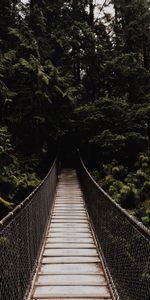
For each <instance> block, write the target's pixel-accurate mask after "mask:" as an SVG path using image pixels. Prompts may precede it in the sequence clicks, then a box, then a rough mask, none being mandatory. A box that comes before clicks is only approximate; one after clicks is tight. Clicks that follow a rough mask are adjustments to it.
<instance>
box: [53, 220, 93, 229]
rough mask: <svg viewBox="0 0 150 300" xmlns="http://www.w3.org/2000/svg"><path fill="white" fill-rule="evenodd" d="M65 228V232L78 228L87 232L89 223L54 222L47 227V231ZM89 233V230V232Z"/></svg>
mask: <svg viewBox="0 0 150 300" xmlns="http://www.w3.org/2000/svg"><path fill="white" fill-rule="evenodd" d="M58 227H60V228H66V229H65V230H69V228H72V229H78V228H81V229H83V228H86V229H88V230H89V223H88V222H87V223H83V224H82V223H81V224H80V223H76V222H65V223H61V222H55V223H51V225H50V227H49V230H52V229H54V228H55V229H56V228H58ZM89 231H90V230H89Z"/></svg>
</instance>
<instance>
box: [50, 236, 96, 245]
mask: <svg viewBox="0 0 150 300" xmlns="http://www.w3.org/2000/svg"><path fill="white" fill-rule="evenodd" d="M46 242H48V243H84V244H85V243H87V244H88V243H93V239H92V238H84V237H83V238H79V237H53V238H46Z"/></svg>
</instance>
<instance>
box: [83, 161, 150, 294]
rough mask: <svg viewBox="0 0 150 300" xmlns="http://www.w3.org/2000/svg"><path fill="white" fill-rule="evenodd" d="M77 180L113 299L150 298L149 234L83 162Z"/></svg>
mask: <svg viewBox="0 0 150 300" xmlns="http://www.w3.org/2000/svg"><path fill="white" fill-rule="evenodd" d="M78 174H79V178H80V182H81V186H82V190H83V194H84V197H85V201H86V204H87V208H88V212H89V216H90V218H91V220H92V223H93V229H94V231H95V234H96V237H97V241H98V245H99V248H100V251H101V254H102V256H103V259H104V263H105V266H106V270H107V271H108V274H109V278H110V279H113V281H112V280H111V283H113V284H112V288H113V289H114V294H115V298H116V299H121V300H149V299H150V231H149V230H148V229H147V228H146V227H145V226H144V225H142V224H141V223H138V222H137V221H136V220H135V219H133V217H131V216H130V215H129V214H128V213H127V212H126V211H125V210H124V209H122V208H121V207H120V206H119V205H117V204H116V203H115V202H114V201H113V200H112V199H111V198H110V197H109V196H108V195H107V194H106V193H105V192H104V191H103V190H102V189H101V188H100V187H99V186H98V185H97V184H96V182H95V181H94V180H93V178H92V177H91V175H90V174H89V172H88V171H87V169H86V167H85V165H84V163H83V161H82V159H81V160H80V165H79V171H78Z"/></svg>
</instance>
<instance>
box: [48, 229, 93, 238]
mask: <svg viewBox="0 0 150 300" xmlns="http://www.w3.org/2000/svg"><path fill="white" fill-rule="evenodd" d="M91 236H92V235H91V233H89V231H87V230H86V231H84V229H83V230H81V229H79V230H78V231H77V230H76V232H74V231H73V230H72V231H70V232H66V230H65V231H60V230H54V231H50V232H49V233H47V235H46V237H72V238H73V237H86V238H89V237H91Z"/></svg>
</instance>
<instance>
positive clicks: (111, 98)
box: [0, 0, 150, 224]
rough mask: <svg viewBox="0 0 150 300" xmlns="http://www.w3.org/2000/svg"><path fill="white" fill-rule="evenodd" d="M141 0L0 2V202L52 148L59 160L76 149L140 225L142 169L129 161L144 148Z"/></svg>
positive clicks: (147, 98)
mask: <svg viewBox="0 0 150 300" xmlns="http://www.w3.org/2000/svg"><path fill="white" fill-rule="evenodd" d="M148 2H149V1H146V0H144V1H143V0H138V1H136V0H132V1H124V0H117V1H113V0H111V1H101V2H100V1H99V4H97V7H96V5H95V2H94V1H92V0H90V1H88V0H85V1H77V0H74V1H64V0H58V1H48V0H42V1H38V0H30V1H28V2H27V4H25V5H24V4H23V3H22V2H21V1H19V0H14V1H9V0H7V1H1V4H0V27H1V32H0V106H1V111H0V121H1V127H0V142H1V148H0V150H1V153H0V157H1V165H0V166H1V179H0V191H1V194H0V196H1V198H0V203H1V205H3V206H6V207H7V208H10V209H11V208H12V207H13V205H12V203H14V204H15V205H16V204H17V203H18V202H19V201H21V200H22V199H23V197H25V195H26V194H27V193H28V192H29V191H30V190H31V189H32V188H33V187H34V186H35V185H36V184H37V183H38V182H39V179H40V178H41V177H43V175H44V173H45V171H46V170H47V169H48V167H49V166H50V163H51V161H52V160H53V157H54V154H55V152H56V151H57V148H58V147H61V152H62V156H63V158H64V159H66V161H65V162H68V158H69V157H70V156H71V154H73V155H74V152H75V148H76V147H79V148H80V149H81V151H82V153H84V157H85V159H86V161H87V163H88V164H89V166H90V168H91V169H95V170H96V171H95V172H96V174H98V180H100V179H99V178H100V175H101V176H102V177H101V178H102V179H101V180H102V182H101V183H102V185H103V186H104V188H105V186H106V189H107V191H108V192H109V193H110V194H111V195H112V196H113V198H114V199H115V200H116V201H118V202H119V203H120V204H121V205H123V206H124V207H126V208H130V207H131V209H133V210H135V214H136V216H137V217H139V218H144V219H142V221H143V222H144V223H145V224H146V223H148V213H147V205H148V203H149V202H148V201H149V194H148V192H147V191H148V189H149V177H148V176H149V175H148V173H147V172H148V171H146V170H144V171H143V169H142V168H141V167H137V163H139V159H140V158H139V157H141V154H140V153H143V155H144V157H147V159H149V147H150V145H149V135H150V73H149V66H150V60H149V51H150V40H149V36H150V35H149V21H150V13H149V10H148ZM139 12H140V13H139ZM72 157H74V156H72ZM29 158H30V159H29ZM114 161H115V162H114ZM103 165H105V168H104V169H107V173H108V174H107V176H108V178H106V177H107V176H106V174H105V172H104V173H101V169H102V170H103V167H102V166H103ZM118 168H119V171H117V170H118ZM147 168H148V167H147ZM112 169H113V171H112ZM120 169H121V170H122V171H120ZM108 170H109V171H108ZM123 170H124V171H123ZM97 172H98V173H97ZM114 172H115V173H114ZM117 172H125V174H124V175H116V174H118V173H117ZM137 172H145V174H146V175H143V176H145V177H142V175H137ZM114 174H115V175H114ZM119 174H120V173H119ZM115 176H121V178H120V177H119V178H118V177H115ZM137 176H141V177H140V178H143V179H141V180H143V181H138V180H137V182H136V184H135V182H134V178H136V177H137ZM146 176H147V177H146ZM107 179H108V180H107ZM109 180H110V184H109V185H108V182H107V181H109ZM118 180H119V183H118ZM105 181H106V184H105ZM126 181H127V182H126ZM129 181H131V182H129ZM117 184H118V185H120V187H117ZM121 184H122V186H121ZM114 186H115V187H114ZM112 190H113V191H114V192H112ZM127 195H128V196H127ZM126 199H128V200H126ZM141 203H142V204H141ZM137 209H138V213H136V210H137ZM139 211H140V213H139Z"/></svg>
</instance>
